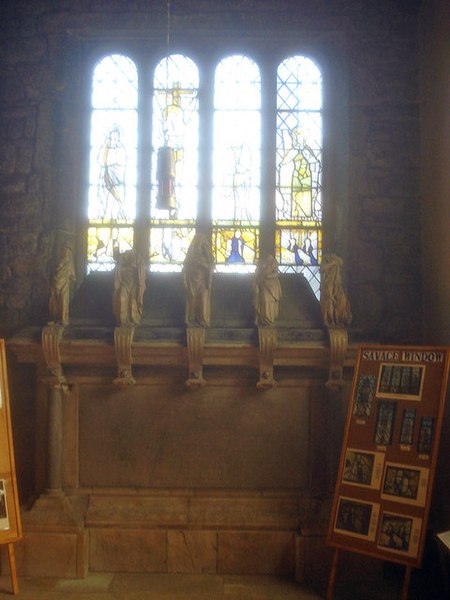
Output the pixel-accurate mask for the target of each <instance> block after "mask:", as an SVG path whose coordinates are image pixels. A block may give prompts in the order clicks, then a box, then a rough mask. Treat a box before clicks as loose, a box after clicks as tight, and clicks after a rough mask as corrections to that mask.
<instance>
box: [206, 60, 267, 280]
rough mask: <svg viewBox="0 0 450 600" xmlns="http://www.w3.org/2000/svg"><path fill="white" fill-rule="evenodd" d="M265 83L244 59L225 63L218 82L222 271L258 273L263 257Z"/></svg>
mask: <svg viewBox="0 0 450 600" xmlns="http://www.w3.org/2000/svg"><path fill="white" fill-rule="evenodd" d="M260 107H261V80H260V74H259V68H258V66H257V65H256V63H254V62H253V61H252V60H250V59H249V58H247V57H245V56H241V55H236V56H229V57H227V58H225V59H223V60H222V61H221V62H220V63H219V64H218V66H217V68H216V76H215V83H214V109H215V110H214V141H213V148H214V150H213V191H212V193H213V200H212V217H213V231H214V236H213V237H214V243H213V249H214V255H215V260H216V265H217V270H226V271H230V270H231V271H244V272H248V271H251V270H254V268H255V262H256V259H257V256H258V233H259V229H258V228H259V216H260V196H261V193H260V177H261V176H260V171H261V167H260V165H261V113H260Z"/></svg>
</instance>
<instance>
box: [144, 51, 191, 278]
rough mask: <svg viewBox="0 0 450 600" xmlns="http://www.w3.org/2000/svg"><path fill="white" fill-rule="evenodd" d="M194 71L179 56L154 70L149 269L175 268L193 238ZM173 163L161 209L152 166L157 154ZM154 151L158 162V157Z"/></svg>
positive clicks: (157, 164)
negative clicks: (166, 202) (168, 202)
mask: <svg viewBox="0 0 450 600" xmlns="http://www.w3.org/2000/svg"><path fill="white" fill-rule="evenodd" d="M198 86H199V75H198V68H197V66H196V65H195V64H194V62H193V61H192V60H191V59H189V58H188V57H186V56H183V55H181V54H172V55H170V56H168V57H165V58H163V59H162V60H161V61H160V62H159V63H158V65H157V66H156V69H155V74H154V84H153V90H154V91H153V119H152V148H153V150H152V154H153V159H152V198H151V230H150V268H151V270H158V271H164V270H172V271H173V270H179V269H181V266H182V264H183V261H184V259H185V256H186V252H187V249H188V247H189V244H190V242H191V241H192V238H193V236H194V234H195V222H196V216H197V206H198V145H199V114H198V102H199V98H198ZM167 149H170V152H171V154H172V161H173V165H172V167H173V178H174V199H173V208H170V209H167V208H165V207H164V208H161V206H160V204H159V202H158V194H159V192H160V190H159V185H161V183H160V182H158V168H164V167H161V152H164V150H167ZM158 151H159V154H160V156H159V158H158Z"/></svg>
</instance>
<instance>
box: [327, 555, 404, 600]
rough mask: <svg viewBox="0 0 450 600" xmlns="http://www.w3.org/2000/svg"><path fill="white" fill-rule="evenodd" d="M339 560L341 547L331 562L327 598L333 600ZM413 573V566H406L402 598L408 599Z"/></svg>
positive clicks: (402, 599)
mask: <svg viewBox="0 0 450 600" xmlns="http://www.w3.org/2000/svg"><path fill="white" fill-rule="evenodd" d="M338 560H339V548H335V549H334V553H333V560H332V562H331V569H330V575H329V577H328V585H327V595H326V600H333V593H334V584H335V582H336V575H337V567H338ZM411 573H412V567H409V566H407V567H406V568H405V575H404V577H403V586H402V596H401V600H408V591H409V583H410V581H411Z"/></svg>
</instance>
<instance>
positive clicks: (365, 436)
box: [327, 346, 449, 567]
mask: <svg viewBox="0 0 450 600" xmlns="http://www.w3.org/2000/svg"><path fill="white" fill-rule="evenodd" d="M448 370H449V349H448V348H430V347H405V346H364V347H360V348H359V352H358V359H357V363H356V367H355V375H354V378H353V385H352V393H351V398H350V402H349V407H348V414H347V422H346V428H345V434H344V442H343V447H342V453H341V459H340V464H339V471H338V475H337V481H336V489H335V495H334V501H333V507H332V513H331V518H330V525H329V531H328V538H327V541H328V543H329V544H330V545H332V546H335V547H336V548H342V549H345V550H350V551H353V552H359V553H362V554H366V555H369V556H373V557H377V558H380V559H383V560H389V561H393V562H398V563H402V564H404V565H406V566H408V567H417V566H419V564H420V562H421V558H422V553H423V547H424V541H425V534H426V528H427V521H428V513H429V507H430V501H431V494H432V487H433V480H434V473H435V468H436V461H437V450H438V444H439V438H440V434H441V428H442V420H443V412H444V403H445V393H446V388H447V378H448Z"/></svg>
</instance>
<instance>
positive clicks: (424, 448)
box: [417, 417, 434, 454]
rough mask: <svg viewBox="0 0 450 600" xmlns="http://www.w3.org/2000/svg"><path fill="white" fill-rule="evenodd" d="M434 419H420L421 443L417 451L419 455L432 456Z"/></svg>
mask: <svg viewBox="0 0 450 600" xmlns="http://www.w3.org/2000/svg"><path fill="white" fill-rule="evenodd" d="M433 429H434V418H433V417H422V418H421V419H420V429H419V442H418V444H417V451H418V453H419V454H430V453H431V449H432V447H433Z"/></svg>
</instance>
